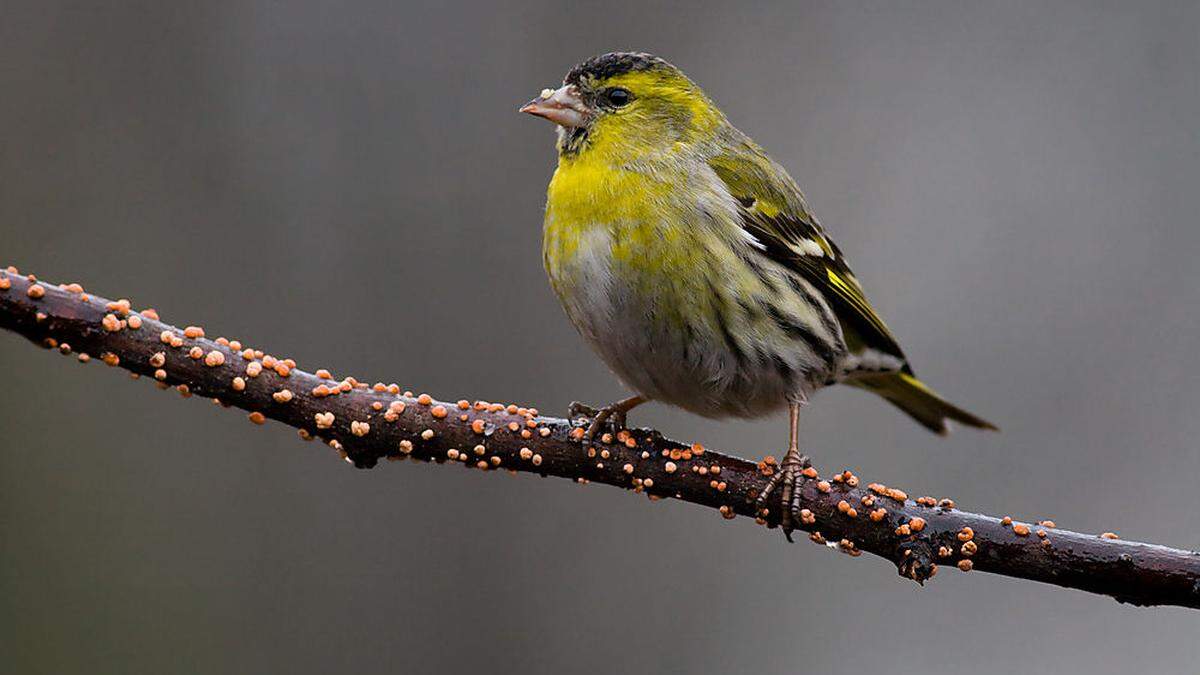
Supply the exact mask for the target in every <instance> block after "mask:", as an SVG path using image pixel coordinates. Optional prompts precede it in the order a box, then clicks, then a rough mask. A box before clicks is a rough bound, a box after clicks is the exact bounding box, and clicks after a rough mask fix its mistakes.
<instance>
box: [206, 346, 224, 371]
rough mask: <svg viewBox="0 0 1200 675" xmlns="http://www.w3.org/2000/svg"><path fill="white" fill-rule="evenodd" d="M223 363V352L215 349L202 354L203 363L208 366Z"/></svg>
mask: <svg viewBox="0 0 1200 675" xmlns="http://www.w3.org/2000/svg"><path fill="white" fill-rule="evenodd" d="M224 364H225V354H223V353H222V352H219V351H217V350H215V349H214V350H212V351H211V352H209V353H208V354H206V355H205V356H204V365H206V366H208V367H209V368H216V367H217V366H221V365H224Z"/></svg>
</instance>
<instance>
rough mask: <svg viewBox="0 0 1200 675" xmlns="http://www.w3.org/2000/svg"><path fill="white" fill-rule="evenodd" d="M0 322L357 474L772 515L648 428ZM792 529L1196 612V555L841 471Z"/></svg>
mask: <svg viewBox="0 0 1200 675" xmlns="http://www.w3.org/2000/svg"><path fill="white" fill-rule="evenodd" d="M0 327H2V328H6V329H8V330H12V331H15V332H17V333H20V334H21V335H24V336H25V337H27V338H29V339H30V340H32V341H34V342H37V343H39V344H42V345H43V346H46V347H49V348H54V349H57V350H58V351H60V352H61V353H63V354H73V355H75V357H76V358H78V359H79V360H81V361H85V362H86V361H89V360H91V359H92V358H98V359H100V360H102V361H103V362H105V363H107V364H108V365H111V366H120V367H122V368H125V369H127V370H129V371H131V372H132V373H134V374H135V376H147V377H149V378H153V379H154V380H156V381H157V383H158V384H159V385H160V386H162V387H163V388H167V387H174V388H175V389H177V390H178V391H179V392H181V393H183V394H184V395H185V396H191V395H196V396H204V397H208V398H213V399H217V400H218V401H219V402H220V403H222V404H224V405H228V406H237V407H239V408H242V409H244V410H247V411H250V413H249V417H250V420H251V421H252V422H255V423H259V424H262V423H264V422H265V421H266V420H267V419H274V420H277V421H279V422H282V423H283V424H286V425H288V426H291V427H295V428H297V429H299V433H300V435H301V436H302V437H303V438H305V439H312V438H319V439H321V440H322V441H324V442H326V443H327V444H328V445H330V446H331V447H333V448H334V449H335V450H336V451H337V452H338V453H339V454H341V456H342V457H343V458H345V459H346V460H347V461H350V462H352V463H354V465H355V466H358V467H362V468H369V467H372V466H374V465H375V464H376V463H377V462H378V460H379V459H380V458H387V459H390V460H399V459H406V458H407V459H410V460H416V461H435V462H438V463H439V464H458V465H464V466H468V467H477V468H479V469H483V470H491V469H508V470H512V471H528V472H532V473H537V474H541V475H542V476H559V477H563V478H570V479H573V480H577V481H581V482H595V483H604V484H607V485H613V486H617V487H622V488H626V489H632V490H634V491H635V492H645V493H646V494H647V495H649V496H650V497H651V498H652V499H656V498H664V497H674V498H676V499H681V500H683V501H687V502H692V503H695V504H700V505H703V506H708V507H712V508H716V509H719V511H720V513H721V515H723V516H724V517H726V518H735V517H737V516H747V517H750V518H754V519H755V521H756V522H758V523H759V524H763V525H767V526H768V527H774V526H775V525H776V524H777V522H778V516H777V514H773V513H755V512H754V507H753V500H754V497H755V496H757V494H758V492H759V491H760V490H761V489H762V488H763V486H764V485H765V484H766V482H767V480H768V478H769V476H770V475H771V474H772V473H773V472H774V470H775V468H776V467H775V463H774V459H773V458H764V461H762V462H759V463H754V462H749V461H746V460H744V459H739V458H737V457H732V456H729V455H723V454H720V453H717V452H713V451H711V450H706V449H704V448H703V447H701V446H699V445H686V444H682V443H679V442H677V441H672V440H670V439H667V438H664V437H663V436H662V435H661V434H659V433H658V432H655V431H652V430H648V429H638V430H631V431H629V432H627V433H626V432H623V433H621V434H618V435H617V437H615V438H613V437H611V436H609V435H606V436H605V438H604V439H603V442H602V443H600V444H598V447H597V449H596V450H592V451H585V450H584V449H583V448H582V446H581V444H580V442H579V440H578V439H579V438H580V436H581V435H582V429H581V428H580V426H578V425H577V424H576V423H573V422H571V421H569V420H564V419H558V418H553V417H545V416H541V415H539V414H538V411H537V410H536V409H533V408H525V407H518V406H515V405H502V404H498V403H486V402H483V401H475V402H468V401H458V402H457V403H443V402H439V401H436V400H433V399H432V398H431V397H429V396H428V395H426V394H420V395H417V396H414V395H413V394H412V393H411V392H402V391H401V390H400V388H399V387H398V386H396V385H394V384H393V385H385V384H382V383H377V384H374V385H367V384H365V383H360V382H357V381H356V380H354V378H345V379H343V380H334V379H332V378H331V377H330V375H329V374H328V373H327V372H325V371H322V370H318V371H317V372H316V373H315V374H312V373H307V372H304V371H302V370H300V369H298V368H297V367H296V364H295V363H294V362H292V361H291V360H290V359H278V358H275V357H273V356H270V355H269V354H264V353H263V352H262V351H261V350H256V349H253V348H250V347H247V346H244V345H241V344H239V343H238V342H237V341H230V340H226V339H225V338H217V339H215V340H211V339H208V338H206V337H205V336H204V333H203V331H202V330H200V329H199V328H194V327H189V328H187V329H184V330H180V329H179V328H177V327H174V326H171V325H168V324H166V323H163V322H161V321H159V320H158V316H157V314H156V313H155V312H154V311H153V310H143V311H141V312H137V311H134V310H133V309H132V308H131V307H130V306H129V302H128V301H125V300H121V301H117V302H111V301H109V300H107V299H104V298H99V297H96V296H91V295H89V294H88V293H86V292H84V290H83V289H82V288H81V287H79V286H78V285H77V284H71V285H69V286H56V285H51V284H47V283H43V282H37V281H36V279H34V278H33V276H32V275H30V276H22V275H20V274H19V273H18V272H17V270H16V269H14V268H11V267H10V268H9V269H8V270H7V271H0ZM801 506H802V507H803V509H804V510H803V511H802V521H803V522H802V524H801V528H802V529H804V530H806V531H808V532H809V533H810V539H812V540H813V541H815V542H817V543H822V544H827V545H828V546H830V547H832V548H836V549H839V550H841V551H843V552H845V553H848V554H850V555H853V556H858V555H861V553H862V552H863V551H865V552H867V553H872V554H874V555H877V556H880V557H883V558H886V559H888V560H890V561H891V562H892V563H893V564H895V565H896V567H897V569H898V570H899V571H900V574H901V575H902V576H906V577H909V578H911V579H914V580H916V581H918V582H921V583H923V582H924V581H925V580H926V579H928V578H929V577H932V576H933V575H934V573H936V572H937V570H938V566H939V565H943V566H944V565H952V566H955V567H957V568H958V569H960V570H963V571H969V570H972V569H974V570H977V571H982V572H991V573H994V574H1003V575H1006V576H1010V577H1017V578H1021V579H1030V580H1033V581H1041V582H1044V583H1049V584H1054V585H1057V586H1063V587H1066V588H1076V589H1080V590H1084V591H1089V592H1092V593H1099V594H1103V595H1108V596H1112V597H1113V598H1116V599H1117V600H1119V601H1121V602H1129V603H1133V604H1138V605H1177V606H1181V607H1191V608H1194V609H1200V553H1197V552H1194V551H1184V550H1179V549H1173V548H1167V547H1165V546H1157V545H1153V544H1141V543H1136V542H1127V541H1121V540H1119V539H1117V538H1116V536H1115V535H1112V534H1111V533H1105V534H1103V535H1099V536H1097V535H1089V534H1080V533H1076V532H1070V531H1067V530H1060V529H1057V528H1055V527H1054V525H1053V523H1050V522H1048V521H1047V522H1043V523H1022V522H1017V521H1014V520H1012V519H1011V518H1008V517H1005V518H995V517H992V516H986V515H980V514H975V513H969V512H965V511H960V510H958V509H957V508H956V507H955V506H954V504H953V502H951V501H950V500H948V499H944V500H941V501H937V500H934V499H932V498H928V497H921V498H918V499H916V500H912V499H909V498H908V495H906V494H905V493H904V492H903V491H902V490H897V489H895V488H888V487H886V486H883V485H879V484H876V483H872V484H870V485H863V484H861V483H860V482H859V479H858V477H857V476H854V475H853V474H852V473H851V472H849V471H845V472H842V473H840V474H837V475H834V476H832V477H829V478H828V479H821V477H820V476H817V475H816V473H815V472H812V475H811V476H809V477H808V478H807V479H806V480H805V481H804V485H803V490H802V495H801Z"/></svg>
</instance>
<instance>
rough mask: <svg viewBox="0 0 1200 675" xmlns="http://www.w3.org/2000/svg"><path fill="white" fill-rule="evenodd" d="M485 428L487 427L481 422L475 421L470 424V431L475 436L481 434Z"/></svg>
mask: <svg viewBox="0 0 1200 675" xmlns="http://www.w3.org/2000/svg"><path fill="white" fill-rule="evenodd" d="M486 428H487V425H486V424H485V423H484V421H483V420H475V421H474V422H471V431H474V432H475V433H477V434H482V433H483V432H484V430H485V429H486Z"/></svg>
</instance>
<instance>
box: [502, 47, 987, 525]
mask: <svg viewBox="0 0 1200 675" xmlns="http://www.w3.org/2000/svg"><path fill="white" fill-rule="evenodd" d="M519 111H520V112H523V113H529V114H531V115H534V116H537V117H541V118H544V119H546V120H549V121H550V122H553V123H554V124H555V125H556V131H557V142H556V144H555V145H556V148H557V152H558V166H557V168H556V169H555V171H554V175H553V177H552V178H551V180H550V184H549V187H548V188H547V193H546V208H545V214H544V220H543V242H542V254H543V262H544V265H545V268H546V273H547V276H548V277H549V280H550V285H551V287H552V289H553V291H554V293H555V295H556V296H557V297H558V300H559V301H560V303H561V305H562V307H563V309H564V310H565V312H566V314H567V316H568V318H569V319H570V321H571V323H573V324H574V326H575V328H576V329H577V330H578V332H579V333H580V335H581V336H582V337H583V339H584V340H585V341H586V342H587V343H588V344H589V345H590V346H591V347H592V349H593V350H595V352H596V353H597V354H598V355H599V356H600V358H601V359H602V360H603V361H604V362H605V363H606V364H607V365H608V367H609V368H610V369H611V370H612V371H613V372H614V374H615V375H616V376H617V377H618V379H620V380H621V381H622V383H623V384H624V385H625V386H627V387H628V388H629V389H631V390H632V392H633V395H632V396H629V397H628V398H624V399H622V400H619V401H617V402H615V403H613V404H611V405H608V406H605V407H603V408H600V409H591V408H588V407H587V406H583V405H582V404H578V403H575V404H572V411H571V412H572V416H574V415H576V414H578V413H580V412H582V413H584V414H585V415H586V416H588V417H590V418H591V420H590V423H589V424H588V426H587V429H586V432H585V434H584V436H583V442H584V443H585V445H587V446H588V447H591V446H592V444H593V442H594V439H595V438H596V436H597V434H598V433H600V432H601V431H602V430H603V429H605V428H606V425H608V426H609V427H611V428H613V429H615V430H620V429H624V428H625V425H626V421H627V419H626V414H627V413H628V412H629V411H630V410H631V409H633V408H634V407H636V406H638V405H641V404H642V403H645V402H647V401H658V402H661V403H664V404H668V405H673V406H676V407H679V408H682V409H684V410H687V411H690V412H693V413H696V414H698V415H701V416H705V417H709V418H728V417H737V418H757V417H761V416H764V415H767V414H770V413H773V412H776V411H779V410H782V409H783V408H785V407H786V408H787V410H788V418H789V437H788V449H787V453H786V454H785V456H784V458H783V460H782V461H781V462H780V464H779V468H778V471H776V472H775V473H774V474H773V475H772V477H771V479H770V480H769V481H768V483H767V484H766V486H765V487H764V488H763V490H761V492H760V494H759V495H758V497H757V499H756V509H757V510H758V511H759V513H760V514H769V513H770V512H771V506H774V504H773V502H774V501H777V503H778V506H777V507H776V508H778V509H779V511H778V512H777V514H778V516H779V524H780V526H781V527H782V529H783V532H784V534H785V535H786V536H787V538H788V540H789V541H790V540H791V533H792V531H793V530H794V523H796V522H797V520H798V516H799V501H800V486H801V482H802V480H803V472H804V470H805V469H807V468H808V467H809V466H810V465H811V463H810V461H809V459H808V457H807V456H805V455H803V454H802V453H801V451H800V445H799V433H800V432H799V426H800V423H799V417H800V410H801V408H802V407H803V406H804V405H805V404H806V403H807V402H808V400H809V398H810V396H811V395H812V394H813V392H815V391H816V390H818V389H820V388H822V387H825V386H829V385H832V384H845V385H849V386H852V387H857V388H859V389H864V390H866V391H869V392H871V393H874V394H877V395H878V396H880V397H882V398H883V399H884V400H886V401H888V402H889V403H891V404H892V405H894V406H896V407H897V408H899V409H900V410H902V411H903V412H905V413H907V414H908V415H909V416H911V417H912V418H913V419H914V420H916V421H917V422H918V423H919V424H921V425H922V426H924V427H925V428H927V429H929V430H931V431H933V432H935V433H938V434H942V435H945V434H946V433H947V432H948V425H947V422H948V421H954V422H957V423H960V424H963V425H966V426H969V427H976V428H979V429H990V430H995V429H996V427H995V426H994V425H993V424H991V423H990V422H987V421H986V420H984V419H982V418H980V417H977V416H975V415H973V414H971V413H969V412H967V411H965V410H963V409H961V408H959V407H957V406H955V405H953V404H951V403H949V402H948V401H946V400H945V399H943V398H942V397H941V396H939V395H938V394H937V393H935V392H934V391H933V390H932V389H931V388H930V387H928V386H927V385H926V384H924V383H923V382H922V381H921V380H919V379H917V377H916V375H915V374H914V372H913V369H912V366H911V365H910V364H909V361H908V359H907V358H906V357H905V355H904V352H903V351H901V349H900V346H899V344H897V341H896V338H895V337H894V336H893V334H892V332H891V330H890V329H889V328H888V327H887V325H886V324H885V323H884V321H883V319H881V318H880V316H879V314H878V313H877V312H876V311H875V310H874V309H873V308H872V306H871V304H870V302H868V301H867V298H866V295H865V294H864V292H863V289H862V286H861V285H860V283H859V281H858V279H857V278H856V277H855V275H854V273H853V272H852V271H851V270H850V267H849V266H848V264H847V262H846V259H845V256H844V255H843V254H842V251H841V250H840V249H839V248H838V247H837V245H836V244H834V243H833V241H832V240H831V239H830V238H829V236H827V235H826V233H825V230H824V229H823V228H822V226H821V224H820V223H819V222H818V220H817V218H816V217H815V216H814V215H813V213H812V210H811V209H810V207H809V204H808V201H807V200H806V199H805V197H804V194H803V193H802V192H801V190H800V188H799V186H798V185H797V184H796V181H794V180H793V179H792V177H791V176H790V175H789V174H788V172H787V171H786V170H785V169H784V168H783V167H782V166H780V165H779V164H778V163H776V162H775V161H774V160H773V159H771V158H770V157H769V156H768V155H767V153H766V152H765V151H764V150H763V149H762V148H761V147H759V146H758V145H757V144H756V143H755V142H754V141H753V140H751V139H750V138H749V137H748V136H747V135H746V134H744V133H742V132H741V131H739V130H738V129H737V128H736V127H735V126H733V125H732V124H731V123H730V122H729V120H728V119H727V118H726V116H725V114H724V113H722V112H721V110H720V109H719V108H718V107H717V106H716V104H714V103H713V101H712V99H710V98H709V97H708V95H707V94H705V93H704V91H703V90H702V89H701V88H700V87H699V86H698V85H697V84H696V83H694V82H693V81H692V80H691V79H689V78H688V77H687V76H686V75H685V74H684V73H683V71H681V70H680V69H679V68H677V67H676V66H674V65H672V64H671V63H670V62H668V61H666V60H664V59H662V58H660V57H657V56H654V55H652V54H648V53H645V52H611V53H607V54H602V55H599V56H595V57H592V58H589V59H587V60H585V61H583V62H581V63H579V64H578V65H576V66H574V67H573V68H571V69H570V70H569V71H568V72H567V74H566V76H565V77H564V78H563V81H562V85H561V86H558V87H551V88H546V89H543V90H542V91H541V93H540V94H539V95H538V96H537V97H536V98H534V99H533V100H531V101H529V102H528V103H526V104H525V105H524V106H522V107H520V109H519Z"/></svg>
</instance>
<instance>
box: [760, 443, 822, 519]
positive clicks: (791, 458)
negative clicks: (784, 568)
mask: <svg viewBox="0 0 1200 675" xmlns="http://www.w3.org/2000/svg"><path fill="white" fill-rule="evenodd" d="M810 466H812V462H811V461H810V460H809V459H808V456H807V455H801V454H800V452H799V451H798V450H796V449H795V448H792V449H791V450H788V453H787V455H785V456H784V458H783V462H782V463H781V464H780V465H779V470H778V471H776V472H775V475H773V476H771V480H769V481H767V485H766V487H764V488H763V491H762V493H761V494H759V495H758V498H757V499H755V500H754V509H755V511H758V512H761V511H762V510H763V509H768V510H769V509H770V508H772V506H768V505H769V504H772V502H774V503H777V504H778V505H779V527H780V528H781V529H782V530H783V536H785V537H787V540H788V541H792V531H793V530H795V529H796V528H795V524H796V523H797V522H799V520H800V491H801V485H802V483H803V482H804V470H805V469H807V468H808V467H810ZM776 493H778V497H779V498H778V499H777V500H772V499H771V496H772V495H774V494H776Z"/></svg>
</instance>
